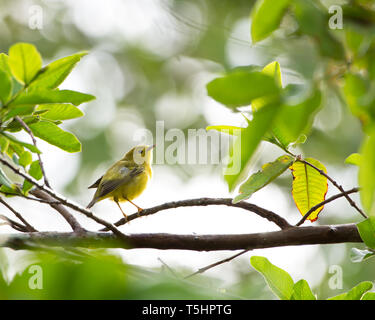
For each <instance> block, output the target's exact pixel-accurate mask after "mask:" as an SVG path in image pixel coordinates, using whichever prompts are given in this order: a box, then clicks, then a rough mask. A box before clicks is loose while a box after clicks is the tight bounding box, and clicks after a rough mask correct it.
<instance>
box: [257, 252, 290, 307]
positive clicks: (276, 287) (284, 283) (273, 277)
mask: <svg viewBox="0 0 375 320" xmlns="http://www.w3.org/2000/svg"><path fill="white" fill-rule="evenodd" d="M250 263H251V265H252V266H253V267H254V269H255V270H257V271H258V272H260V273H261V274H262V275H263V277H264V279H265V280H266V282H267V284H268V286H269V287H270V288H271V290H272V291H273V293H275V294H276V295H277V296H278V297H279V298H280V299H282V300H289V299H290V297H291V296H292V294H293V287H294V282H293V279H292V277H291V276H290V275H289V273H287V272H286V271H284V270H283V269H280V268H278V267H276V266H275V265H273V264H272V263H271V262H269V261H268V259H267V258H264V257H259V256H253V257H251V258H250Z"/></svg>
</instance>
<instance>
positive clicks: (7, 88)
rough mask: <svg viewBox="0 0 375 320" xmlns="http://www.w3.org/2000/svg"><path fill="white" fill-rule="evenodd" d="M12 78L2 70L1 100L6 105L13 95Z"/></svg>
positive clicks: (0, 71) (0, 77)
mask: <svg viewBox="0 0 375 320" xmlns="http://www.w3.org/2000/svg"><path fill="white" fill-rule="evenodd" d="M12 88H13V84H12V79H11V77H10V76H9V75H8V74H7V73H6V72H5V71H2V70H0V101H1V102H2V104H3V105H5V104H6V103H7V102H8V101H9V99H10V97H11V95H12Z"/></svg>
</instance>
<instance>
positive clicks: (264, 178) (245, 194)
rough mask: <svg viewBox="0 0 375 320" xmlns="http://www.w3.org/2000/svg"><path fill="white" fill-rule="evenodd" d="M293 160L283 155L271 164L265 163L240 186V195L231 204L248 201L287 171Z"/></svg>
mask: <svg viewBox="0 0 375 320" xmlns="http://www.w3.org/2000/svg"><path fill="white" fill-rule="evenodd" d="M293 161H294V158H293V157H291V156H289V155H283V156H280V157H279V158H277V159H276V160H275V161H273V162H269V163H266V164H264V165H263V166H262V170H260V171H258V172H257V173H254V174H252V175H251V176H250V177H249V179H247V180H246V181H245V182H244V183H243V184H242V185H241V186H240V190H239V192H240V194H239V195H237V196H236V197H235V198H234V199H233V203H237V202H240V201H242V200H244V199H248V198H250V197H251V195H252V194H253V193H254V192H256V191H258V190H260V189H261V188H263V187H265V186H266V185H267V184H269V183H270V182H272V181H273V180H274V179H276V178H277V177H278V176H279V175H280V174H282V173H283V172H284V171H285V170H287V169H288V168H289V167H290V166H291V164H292V163H293Z"/></svg>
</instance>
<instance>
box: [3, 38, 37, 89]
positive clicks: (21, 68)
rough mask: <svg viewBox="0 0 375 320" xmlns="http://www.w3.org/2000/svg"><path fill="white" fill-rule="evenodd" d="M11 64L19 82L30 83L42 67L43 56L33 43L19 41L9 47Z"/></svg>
mask: <svg viewBox="0 0 375 320" xmlns="http://www.w3.org/2000/svg"><path fill="white" fill-rule="evenodd" d="M9 66H10V69H11V70H12V74H13V76H14V77H15V78H16V79H17V80H18V81H19V82H21V83H23V84H29V83H30V82H31V81H32V80H33V78H34V77H35V75H36V74H37V73H38V71H39V70H40V69H41V68H42V58H41V56H40V54H39V52H38V50H37V49H36V48H35V47H34V46H33V45H32V44H30V43H17V44H15V45H13V46H11V47H10V49H9Z"/></svg>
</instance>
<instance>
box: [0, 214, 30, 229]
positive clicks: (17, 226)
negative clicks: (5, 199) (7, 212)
mask: <svg viewBox="0 0 375 320" xmlns="http://www.w3.org/2000/svg"><path fill="white" fill-rule="evenodd" d="M0 219H2V220H4V221H6V222H5V223H2V225H8V226H10V227H12V228H13V229H14V230H16V231H20V232H29V230H28V229H27V227H26V226H24V225H23V224H21V223H18V222H17V221H14V220H12V219H10V218H8V217H6V216H4V215H2V214H1V215H0Z"/></svg>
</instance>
